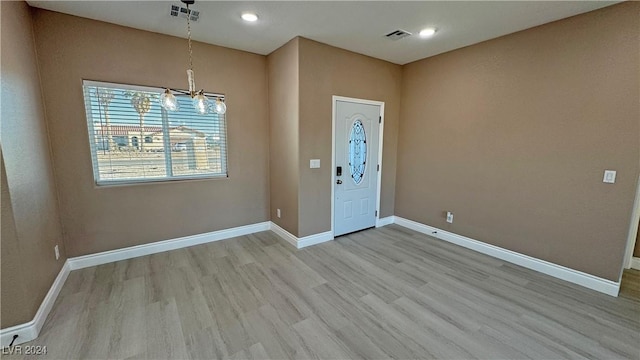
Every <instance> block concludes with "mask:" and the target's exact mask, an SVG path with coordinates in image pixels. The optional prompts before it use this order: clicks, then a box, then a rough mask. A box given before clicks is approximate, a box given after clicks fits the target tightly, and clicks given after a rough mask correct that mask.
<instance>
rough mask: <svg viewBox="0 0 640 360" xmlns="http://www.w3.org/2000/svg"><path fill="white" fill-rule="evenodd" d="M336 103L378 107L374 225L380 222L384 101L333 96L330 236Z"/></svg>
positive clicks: (333, 188) (333, 186)
mask: <svg viewBox="0 0 640 360" xmlns="http://www.w3.org/2000/svg"><path fill="white" fill-rule="evenodd" d="M338 101H346V102H351V103H356V104H364V105H378V106H380V119H381V120H380V130H379V136H378V162H377V163H376V164H377V165H380V171H378V184H377V189H376V194H377V196H376V224H377V223H378V221H379V220H380V191H381V189H382V144H383V142H382V140H383V138H384V101H375V100H366V99H357V98H350V97H345V96H337V95H333V97H332V100H331V235H332V236H335V232H334V229H335V208H334V207H335V204H334V202H335V200H336V199H335V184H336V110H337V106H336V105H337V103H338Z"/></svg>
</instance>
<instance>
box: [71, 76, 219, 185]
mask: <svg viewBox="0 0 640 360" xmlns="http://www.w3.org/2000/svg"><path fill="white" fill-rule="evenodd" d="M83 87H84V101H85V108H86V113H87V125H88V126H87V128H88V129H89V143H90V147H91V158H92V162H93V173H94V178H95V181H96V184H98V185H105V184H118V183H133V182H149V181H166V180H181V179H193V178H206V177H220V176H222V177H225V176H227V136H226V135H227V132H226V119H225V116H224V115H220V114H214V113H208V114H206V115H199V114H197V113H196V112H195V110H194V108H193V105H192V101H191V97H190V96H188V95H179V96H177V97H178V101H179V103H180V110H178V111H176V112H170V111H166V110H165V109H163V108H162V107H161V106H160V103H159V102H158V99H159V96H160V94H162V92H163V91H164V89H160V88H152V87H143V86H131V85H119V84H111V83H100V82H95V81H84V83H83ZM206 95H215V96H212V97H213V98H215V97H216V96H217V97H220V98H221V99H223V100H224V97H223V96H221V95H219V94H206Z"/></svg>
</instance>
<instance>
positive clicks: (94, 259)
mask: <svg viewBox="0 0 640 360" xmlns="http://www.w3.org/2000/svg"><path fill="white" fill-rule="evenodd" d="M269 225H270V222H269V221H265V222H261V223H257V224H251V225H245V226H238V227H235V228H231V229H224V230H218V231H212V232H208V233H204V234H198V235H191V236H185V237H181V238H177V239H171V240H164V241H158V242H153V243H149V244H143V245H137V246H131V247H127V248H122V249H116V250H110V251H104V252H100V253H96V254H90V255H84V256H78V257H74V258H70V259H69V264H70V265H71V270H77V269H83V268H86V267H91V266H96V265H102V264H107V263H111V262H114V261H120V260H126V259H133V258H136V257H139V256H145V255H151V254H156V253H160V252H164V251H169V250H175V249H181V248H185V247H189V246H194V245H200V244H205V243H209V242H213V241H219V240H224V239H229V238H232V237H236V236H243V235H248V234H253V233H256V232H260V231H267V230H269V228H270V226H269Z"/></svg>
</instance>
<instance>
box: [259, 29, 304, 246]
mask: <svg viewBox="0 0 640 360" xmlns="http://www.w3.org/2000/svg"><path fill="white" fill-rule="evenodd" d="M267 68H268V76H269V78H268V79H269V123H270V125H269V139H270V141H269V150H270V153H269V179H270V181H269V182H270V204H271V221H273V222H274V223H276V224H278V225H279V226H280V227H282V228H283V229H285V230H287V231H288V232H290V233H291V234H297V233H298V180H299V173H300V171H299V167H298V163H299V161H298V157H299V145H298V144H299V139H298V127H299V126H298V121H299V84H298V83H299V76H298V73H299V66H298V38H295V39H293V40H291V41H289V42H288V43H286V44H285V45H283V46H282V47H281V48H279V49H278V50H276V51H274V52H273V53H271V54H269V56H268V57H267ZM276 209H280V210H281V217H280V218H278V217H277V214H276Z"/></svg>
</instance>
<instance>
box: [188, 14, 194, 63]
mask: <svg viewBox="0 0 640 360" xmlns="http://www.w3.org/2000/svg"><path fill="white" fill-rule="evenodd" d="M187 40H188V41H189V69H190V70H193V59H192V57H193V51H192V50H191V10H189V4H187Z"/></svg>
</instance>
